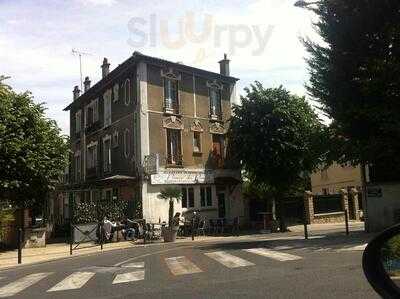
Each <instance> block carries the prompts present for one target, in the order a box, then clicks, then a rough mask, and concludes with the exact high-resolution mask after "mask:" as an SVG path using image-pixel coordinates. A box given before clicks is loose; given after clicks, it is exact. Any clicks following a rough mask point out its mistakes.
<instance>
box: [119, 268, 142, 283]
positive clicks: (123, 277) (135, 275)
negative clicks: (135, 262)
mask: <svg viewBox="0 0 400 299" xmlns="http://www.w3.org/2000/svg"><path fill="white" fill-rule="evenodd" d="M143 279H144V270H141V271H140V270H139V271H135V272H128V273H121V274H118V275H117V276H115V278H114V281H113V282H112V284H118V283H125V282H131V281H138V280H143Z"/></svg>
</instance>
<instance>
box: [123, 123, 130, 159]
mask: <svg viewBox="0 0 400 299" xmlns="http://www.w3.org/2000/svg"><path fill="white" fill-rule="evenodd" d="M129 139H130V138H129V130H128V129H126V130H125V132H124V154H125V157H129V152H130V140H129Z"/></svg>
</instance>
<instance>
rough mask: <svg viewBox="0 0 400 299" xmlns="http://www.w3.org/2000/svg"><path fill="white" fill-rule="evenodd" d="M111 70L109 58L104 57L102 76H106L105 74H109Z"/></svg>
mask: <svg viewBox="0 0 400 299" xmlns="http://www.w3.org/2000/svg"><path fill="white" fill-rule="evenodd" d="M109 72H110V64H109V63H108V60H107V58H106V57H104V59H103V64H102V65H101V75H102V78H104V77H105V76H107V75H108V73H109Z"/></svg>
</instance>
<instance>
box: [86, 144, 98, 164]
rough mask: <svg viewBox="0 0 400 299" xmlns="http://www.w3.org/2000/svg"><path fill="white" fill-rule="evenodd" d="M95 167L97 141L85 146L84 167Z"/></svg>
mask: <svg viewBox="0 0 400 299" xmlns="http://www.w3.org/2000/svg"><path fill="white" fill-rule="evenodd" d="M96 167H97V143H96V144H92V145H89V146H88V147H87V161H86V168H87V169H93V168H96Z"/></svg>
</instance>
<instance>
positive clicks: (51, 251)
mask: <svg viewBox="0 0 400 299" xmlns="http://www.w3.org/2000/svg"><path fill="white" fill-rule="evenodd" d="M349 227H350V231H363V230H364V223H363V222H350V223H349ZM288 228H289V232H288V233H284V234H281V233H273V234H270V233H269V234H261V233H257V232H253V233H250V232H249V233H248V234H246V232H242V234H241V235H240V236H205V237H203V236H196V237H195V241H192V240H191V237H186V238H179V239H177V240H176V242H175V243H164V242H162V241H154V242H152V243H147V244H143V241H142V240H139V241H135V242H133V241H120V242H116V243H106V244H104V246H103V251H101V249H100V246H99V245H94V244H92V243H85V244H82V245H80V246H79V247H78V248H77V249H75V250H73V253H72V256H71V255H70V254H69V244H66V243H58V244H48V245H47V246H46V247H42V248H26V249H22V264H21V265H18V263H17V257H18V251H17V250H12V251H5V252H0V270H4V269H8V268H14V267H17V266H23V265H29V264H35V263H42V262H47V261H52V260H58V259H63V258H71V257H72V258H73V257H76V256H84V255H93V254H99V253H102V252H109V251H112V250H118V249H127V248H134V247H143V246H163V245H164V244H176V243H191V244H195V243H209V242H217V241H223V242H225V241H226V242H231V241H235V242H245V241H251V240H253V241H254V240H257V241H262V240H293V239H303V233H304V227H303V225H296V226H290V227H288ZM308 230H309V234H310V236H311V235H316V234H321V235H323V234H326V233H327V234H329V233H332V232H341V231H343V232H344V231H345V227H344V223H328V224H311V225H308ZM315 237H317V236H315ZM311 238H312V237H311Z"/></svg>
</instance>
